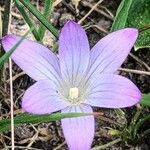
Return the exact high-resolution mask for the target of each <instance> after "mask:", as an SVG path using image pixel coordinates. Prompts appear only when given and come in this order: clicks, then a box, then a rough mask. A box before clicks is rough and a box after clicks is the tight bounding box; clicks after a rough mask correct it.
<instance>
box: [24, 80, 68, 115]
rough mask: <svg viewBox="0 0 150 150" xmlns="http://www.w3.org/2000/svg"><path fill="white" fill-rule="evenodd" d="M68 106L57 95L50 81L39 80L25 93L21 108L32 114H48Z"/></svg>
mask: <svg viewBox="0 0 150 150" xmlns="http://www.w3.org/2000/svg"><path fill="white" fill-rule="evenodd" d="M68 105H69V104H68V103H66V102H65V101H63V100H62V99H61V98H60V96H59V95H58V91H57V88H56V86H55V85H54V84H53V83H52V82H51V81H50V80H41V81H38V82H36V83H35V84H34V85H32V86H31V87H30V88H29V89H27V91H26V92H25V94H24V96H23V99H22V108H23V110H25V111H26V112H29V113H32V114H48V113H52V112H55V111H59V110H61V109H63V108H65V107H67V106H68Z"/></svg>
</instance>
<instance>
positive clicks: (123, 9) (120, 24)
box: [111, 0, 133, 31]
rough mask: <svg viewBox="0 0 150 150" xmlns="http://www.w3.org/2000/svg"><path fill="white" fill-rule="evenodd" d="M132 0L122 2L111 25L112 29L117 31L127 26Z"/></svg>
mask: <svg viewBox="0 0 150 150" xmlns="http://www.w3.org/2000/svg"><path fill="white" fill-rule="evenodd" d="M132 1H133V0H122V2H121V4H120V5H119V7H118V10H117V13H116V17H115V20H114V22H113V24H112V27H111V31H116V30H118V29H121V28H124V27H125V25H126V21H127V18H128V13H129V9H130V7H131V4H132Z"/></svg>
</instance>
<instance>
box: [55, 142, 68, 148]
mask: <svg viewBox="0 0 150 150" xmlns="http://www.w3.org/2000/svg"><path fill="white" fill-rule="evenodd" d="M65 144H66V141H64V142H63V143H61V144H60V145H58V146H57V147H55V148H54V149H53V150H59V149H61V147H62V146H64V145H65Z"/></svg>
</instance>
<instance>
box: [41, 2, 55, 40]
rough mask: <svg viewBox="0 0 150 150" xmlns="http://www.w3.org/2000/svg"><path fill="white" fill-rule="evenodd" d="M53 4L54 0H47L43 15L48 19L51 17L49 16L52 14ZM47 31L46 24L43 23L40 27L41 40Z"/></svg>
mask: <svg viewBox="0 0 150 150" xmlns="http://www.w3.org/2000/svg"><path fill="white" fill-rule="evenodd" d="M52 4H53V0H45V3H44V12H43V16H44V17H45V18H46V19H47V20H48V19H49V16H50V14H51V8H52ZM45 31H46V28H45V26H43V24H41V25H40V27H39V35H40V40H41V41H42V40H43V37H44V34H45Z"/></svg>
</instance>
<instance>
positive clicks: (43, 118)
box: [0, 113, 93, 133]
mask: <svg viewBox="0 0 150 150" xmlns="http://www.w3.org/2000/svg"><path fill="white" fill-rule="evenodd" d="M88 115H93V114H90V113H54V114H50V115H30V114H27V113H23V114H21V115H18V116H17V117H15V118H14V123H15V127H17V126H19V125H21V124H23V123H41V122H50V121H56V120H60V119H63V118H72V117H81V116H88ZM10 122H11V120H10V119H3V120H1V121H0V133H2V132H5V131H8V130H9V129H10Z"/></svg>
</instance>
